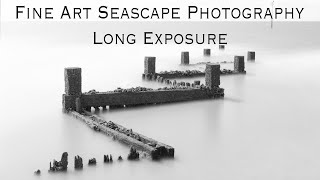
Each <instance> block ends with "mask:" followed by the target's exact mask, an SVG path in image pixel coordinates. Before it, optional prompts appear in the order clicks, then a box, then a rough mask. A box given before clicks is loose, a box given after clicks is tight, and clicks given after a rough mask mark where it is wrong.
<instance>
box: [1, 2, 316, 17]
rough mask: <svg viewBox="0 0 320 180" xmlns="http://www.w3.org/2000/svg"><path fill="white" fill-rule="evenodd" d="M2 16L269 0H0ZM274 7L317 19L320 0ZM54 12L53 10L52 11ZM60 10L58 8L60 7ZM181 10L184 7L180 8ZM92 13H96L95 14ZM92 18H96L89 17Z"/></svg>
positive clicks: (263, 5) (259, 4) (230, 4)
mask: <svg viewBox="0 0 320 180" xmlns="http://www.w3.org/2000/svg"><path fill="white" fill-rule="evenodd" d="M0 1H1V20H2V21H11V20H15V13H16V10H15V7H16V6H18V5H25V6H28V7H42V8H44V7H53V8H54V9H55V10H58V9H61V8H62V7H63V6H64V5H68V6H70V7H91V8H96V7H98V6H101V5H106V6H110V7H111V6H113V7H128V8H130V7H180V8H182V9H183V8H185V7H186V6H189V5H196V6H199V7H231V8H232V7H239V8H244V7H248V8H253V7H261V8H266V7H271V3H272V0H0ZM275 6H276V7H289V8H292V7H298V8H302V7H303V8H305V10H304V12H303V16H302V20H306V21H320V13H319V9H318V8H320V0H275ZM55 12H56V11H55ZM59 12H60V11H59ZM182 12H184V11H182ZM94 17H95V16H94ZM90 19H91V20H95V18H90Z"/></svg>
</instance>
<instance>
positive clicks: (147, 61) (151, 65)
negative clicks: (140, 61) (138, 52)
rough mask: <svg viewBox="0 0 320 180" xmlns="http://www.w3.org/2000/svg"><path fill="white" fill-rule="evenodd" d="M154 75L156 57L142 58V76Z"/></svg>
mask: <svg viewBox="0 0 320 180" xmlns="http://www.w3.org/2000/svg"><path fill="white" fill-rule="evenodd" d="M155 73H156V57H145V58H144V74H145V75H148V74H150V75H152V74H155Z"/></svg>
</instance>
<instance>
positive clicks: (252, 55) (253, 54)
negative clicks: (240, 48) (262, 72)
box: [247, 51, 256, 61]
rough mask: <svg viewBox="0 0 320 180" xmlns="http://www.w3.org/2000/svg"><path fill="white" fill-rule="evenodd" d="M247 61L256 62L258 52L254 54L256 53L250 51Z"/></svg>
mask: <svg viewBox="0 0 320 180" xmlns="http://www.w3.org/2000/svg"><path fill="white" fill-rule="evenodd" d="M247 60H248V61H254V60H256V52H254V51H248V57H247Z"/></svg>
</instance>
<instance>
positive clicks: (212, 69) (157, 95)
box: [62, 58, 224, 159]
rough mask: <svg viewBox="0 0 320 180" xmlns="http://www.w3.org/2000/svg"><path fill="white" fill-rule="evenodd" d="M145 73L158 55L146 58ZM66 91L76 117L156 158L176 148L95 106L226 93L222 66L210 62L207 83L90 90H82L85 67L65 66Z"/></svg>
mask: <svg viewBox="0 0 320 180" xmlns="http://www.w3.org/2000/svg"><path fill="white" fill-rule="evenodd" d="M145 67H146V69H145V73H147V74H149V73H152V72H153V73H154V72H155V58H146V61H145ZM64 75H65V94H63V96H62V99H63V108H64V110H66V112H68V113H70V114H71V115H72V116H73V117H75V118H77V119H80V120H82V121H84V122H85V123H86V124H87V125H88V126H89V127H91V128H92V129H94V130H95V131H98V132H102V133H105V134H107V135H109V136H112V137H113V139H115V140H118V141H120V142H122V143H125V144H127V145H129V146H131V147H132V148H134V149H137V150H140V151H144V152H146V153H147V154H149V155H150V156H151V158H152V159H159V158H162V157H174V148H173V147H171V146H169V145H166V144H164V143H161V142H158V141H156V140H154V139H151V138H149V137H146V136H144V135H142V134H139V133H137V132H135V131H133V130H132V129H128V128H125V127H123V126H121V125H119V124H116V123H114V122H112V121H108V122H107V121H105V120H104V119H102V118H100V117H98V116H97V115H94V114H92V113H91V107H94V108H99V107H103V108H106V106H109V108H110V107H127V106H134V105H149V104H162V103H171V102H179V101H191V100H199V99H209V98H218V97H223V96H224V89H222V88H220V87H219V86H220V65H217V64H207V65H206V71H205V79H206V82H205V83H206V85H200V82H196V84H197V85H194V86H190V84H189V87H188V88H186V87H171V88H167V87H166V88H159V89H150V88H131V89H121V88H120V89H117V90H114V91H108V92H98V91H95V90H94V91H90V92H88V93H82V80H81V78H82V77H81V68H65V72H64Z"/></svg>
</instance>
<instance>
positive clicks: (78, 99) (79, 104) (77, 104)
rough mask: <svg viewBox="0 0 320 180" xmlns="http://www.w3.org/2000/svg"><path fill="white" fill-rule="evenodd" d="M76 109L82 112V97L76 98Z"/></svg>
mask: <svg viewBox="0 0 320 180" xmlns="http://www.w3.org/2000/svg"><path fill="white" fill-rule="evenodd" d="M76 111H77V112H78V113H81V112H82V106H81V99H80V98H76Z"/></svg>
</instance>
